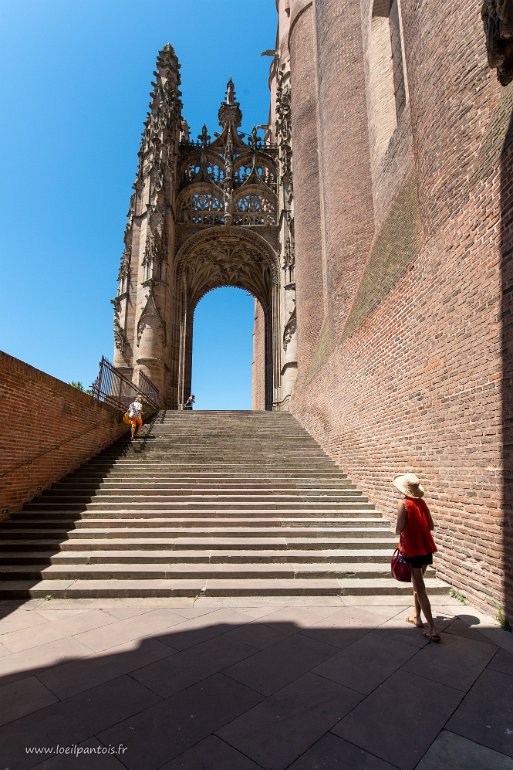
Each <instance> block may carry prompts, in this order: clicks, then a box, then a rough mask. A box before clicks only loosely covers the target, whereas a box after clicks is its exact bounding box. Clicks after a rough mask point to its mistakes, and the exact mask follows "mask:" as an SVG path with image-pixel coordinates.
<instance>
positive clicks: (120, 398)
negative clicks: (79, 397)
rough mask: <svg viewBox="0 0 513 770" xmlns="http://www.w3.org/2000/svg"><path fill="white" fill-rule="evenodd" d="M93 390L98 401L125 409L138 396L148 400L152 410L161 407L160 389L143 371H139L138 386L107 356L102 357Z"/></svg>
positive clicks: (144, 400) (145, 400)
mask: <svg viewBox="0 0 513 770" xmlns="http://www.w3.org/2000/svg"><path fill="white" fill-rule="evenodd" d="M91 392H92V395H93V397H94V398H97V399H98V401H103V402H105V403H106V404H110V405H111V406H114V407H116V409H122V410H123V411H125V410H126V409H127V408H128V405H129V404H131V402H132V401H133V400H134V398H135V397H136V396H141V397H142V399H143V402H146V403H147V404H148V406H149V407H150V408H151V409H152V410H153V409H155V410H156V409H158V408H159V401H160V398H159V391H158V389H157V388H156V387H155V386H154V385H153V383H152V382H151V381H150V380H149V379H148V378H147V377H145V375H144V374H143V373H142V372H139V387H137V385H134V383H133V382H130V380H128V379H127V378H126V377H124V376H123V375H122V374H121V373H120V372H119V370H118V369H116V368H115V367H114V366H113V365H112V364H111V362H110V361H109V360H108V358H105V356H102V358H101V361H100V371H99V372H98V377H97V378H96V381H95V382H94V383H93V385H92V386H91Z"/></svg>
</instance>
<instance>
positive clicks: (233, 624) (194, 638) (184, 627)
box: [162, 607, 248, 650]
mask: <svg viewBox="0 0 513 770" xmlns="http://www.w3.org/2000/svg"><path fill="white" fill-rule="evenodd" d="M245 623H248V617H247V616H246V615H244V613H242V612H239V611H238V610H236V609H230V608H225V607H222V608H221V609H218V610H213V611H212V612H209V613H205V614H203V613H202V614H201V615H200V616H198V617H195V618H191V619H189V620H186V621H184V620H183V618H181V622H180V624H179V625H178V624H177V625H176V626H175V627H174V628H172V629H171V631H170V633H169V634H167V635H166V636H165V637H162V641H164V642H165V643H166V644H169V646H170V647H172V648H173V649H174V650H186V649H187V648H188V647H193V646H194V645H196V644H200V643H201V642H204V641H206V640H207V639H212V638H213V637H215V636H219V635H220V634H226V633H227V632H228V631H231V630H232V629H234V628H237V627H239V626H241V625H243V624H245Z"/></svg>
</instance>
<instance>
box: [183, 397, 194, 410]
mask: <svg viewBox="0 0 513 770" xmlns="http://www.w3.org/2000/svg"><path fill="white" fill-rule="evenodd" d="M195 401H196V396H193V395H190V396H189V398H188V399H187V401H186V402H185V404H184V405H183V408H184V409H192V408H193V406H194V403H195Z"/></svg>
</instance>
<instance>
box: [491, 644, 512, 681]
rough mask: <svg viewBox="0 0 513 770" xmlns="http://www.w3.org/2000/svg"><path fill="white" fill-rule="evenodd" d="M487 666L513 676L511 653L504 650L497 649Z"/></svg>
mask: <svg viewBox="0 0 513 770" xmlns="http://www.w3.org/2000/svg"><path fill="white" fill-rule="evenodd" d="M488 668H489V669H491V670H492V671H502V673H503V674H508V676H513V655H511V654H510V653H509V652H506V650H497V652H496V653H495V655H494V656H493V658H492V659H491V661H490V663H489V664H488Z"/></svg>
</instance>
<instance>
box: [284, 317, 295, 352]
mask: <svg viewBox="0 0 513 770" xmlns="http://www.w3.org/2000/svg"><path fill="white" fill-rule="evenodd" d="M296 329H297V316H296V308H294V310H293V311H292V313H291V314H290V316H289V320H288V321H287V324H286V326H285V330H284V332H283V350H287V348H288V346H289V344H290V341H291V339H292V337H293V336H294V334H295V333H296Z"/></svg>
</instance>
